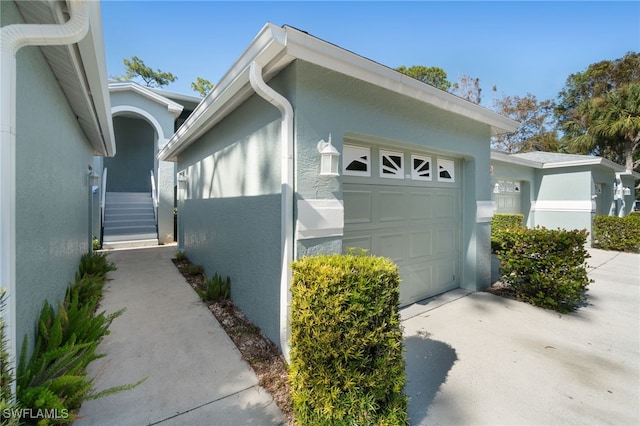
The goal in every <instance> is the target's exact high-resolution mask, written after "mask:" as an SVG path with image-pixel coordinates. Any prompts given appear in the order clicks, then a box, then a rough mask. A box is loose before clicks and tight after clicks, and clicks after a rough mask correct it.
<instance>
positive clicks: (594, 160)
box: [491, 151, 640, 179]
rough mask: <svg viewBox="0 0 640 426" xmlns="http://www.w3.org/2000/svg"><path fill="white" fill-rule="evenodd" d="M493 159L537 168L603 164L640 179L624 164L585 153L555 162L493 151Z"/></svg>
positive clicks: (639, 176)
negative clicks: (578, 156)
mask: <svg viewBox="0 0 640 426" xmlns="http://www.w3.org/2000/svg"><path fill="white" fill-rule="evenodd" d="M491 159H492V160H495V161H502V162H505V163H511V164H516V165H521V166H528V167H535V168H537V169H559V168H562V167H579V166H594V165H595V166H603V167H606V168H608V169H612V170H613V171H614V172H616V173H621V174H627V175H633V176H634V177H637V178H638V179H640V173H637V172H634V171H629V170H627V169H626V168H625V167H624V166H621V165H620V164H618V163H615V162H613V161H611V160H607V159H606V158H603V157H595V156H594V157H589V156H586V155H585V159H584V160H571V161H554V162H546V163H543V162H539V161H534V160H529V159H526V158H521V157H517V154H507V153H504V152H499V151H491Z"/></svg>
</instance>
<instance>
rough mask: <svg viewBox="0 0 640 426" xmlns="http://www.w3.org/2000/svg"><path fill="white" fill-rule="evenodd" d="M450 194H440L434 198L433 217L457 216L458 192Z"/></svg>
mask: <svg viewBox="0 0 640 426" xmlns="http://www.w3.org/2000/svg"><path fill="white" fill-rule="evenodd" d="M448 192H451V193H448ZM448 192H447V193H444V192H440V193H438V194H437V195H436V196H435V197H434V203H433V217H435V218H450V217H452V216H457V213H458V209H457V208H456V207H457V206H456V204H457V203H456V198H457V194H458V192H457V191H454V190H451V191H448Z"/></svg>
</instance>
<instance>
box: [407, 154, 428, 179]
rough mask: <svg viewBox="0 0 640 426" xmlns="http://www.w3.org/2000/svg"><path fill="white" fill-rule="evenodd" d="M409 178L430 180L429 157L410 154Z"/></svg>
mask: <svg viewBox="0 0 640 426" xmlns="http://www.w3.org/2000/svg"><path fill="white" fill-rule="evenodd" d="M411 179H413V180H431V157H425V156H422V155H415V154H412V155H411Z"/></svg>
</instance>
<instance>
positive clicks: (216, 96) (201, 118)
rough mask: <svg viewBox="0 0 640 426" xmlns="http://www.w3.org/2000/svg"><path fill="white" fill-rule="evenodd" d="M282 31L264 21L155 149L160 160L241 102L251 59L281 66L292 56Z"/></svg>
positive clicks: (172, 158) (246, 91)
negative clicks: (191, 109)
mask: <svg viewBox="0 0 640 426" xmlns="http://www.w3.org/2000/svg"><path fill="white" fill-rule="evenodd" d="M285 41H286V34H285V32H284V30H282V29H281V28H278V27H276V26H275V25H273V24H266V25H265V26H264V27H263V28H262V30H261V31H260V32H259V33H258V35H257V36H256V37H255V38H254V39H253V41H252V42H251V44H249V46H248V47H247V49H245V51H244V52H243V54H242V55H241V56H240V57H239V58H238V59H237V60H236V62H235V63H234V64H233V66H232V67H231V68H230V69H229V70H228V71H227V72H226V73H225V74H224V76H222V78H221V79H220V81H219V82H218V84H216V85H215V86H214V89H213V90H212V91H211V92H210V93H209V94H208V95H207V96H205V98H204V99H203V100H202V101H201V102H200V104H199V105H198V106H197V107H196V109H195V110H194V111H193V113H191V115H190V116H189V118H187V120H186V121H185V122H184V123H183V124H182V126H180V128H179V129H178V130H177V131H176V132H175V133H174V134H173V136H172V137H171V139H169V142H168V143H167V144H166V145H165V147H164V148H163V149H162V150H161V151H160V152H159V153H158V159H159V160H161V161H177V155H178V154H179V153H180V152H182V151H183V150H185V149H186V148H187V147H188V146H189V145H191V144H192V143H193V142H194V141H196V140H197V139H198V138H199V137H200V136H202V135H203V134H204V133H205V132H207V131H208V130H209V129H211V128H212V127H213V126H214V125H216V124H217V123H218V122H220V120H222V119H223V118H224V117H226V116H227V115H228V114H229V113H230V112H231V111H233V110H234V109H235V108H236V107H237V106H239V105H240V104H241V103H242V102H244V101H245V100H246V99H247V98H248V97H249V96H251V94H252V93H253V89H251V86H250V84H249V66H250V65H251V62H253V61H254V60H255V61H256V62H257V63H258V64H261V65H266V64H272V65H273V61H274V59H276V58H278V59H279V61H278V62H277V64H278V67H279V68H282V67H284V66H286V64H287V63H290V62H291V61H293V60H294V58H292V57H284V56H283V55H282V52H283V51H284V49H285Z"/></svg>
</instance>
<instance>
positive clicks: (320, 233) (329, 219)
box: [296, 199, 344, 240]
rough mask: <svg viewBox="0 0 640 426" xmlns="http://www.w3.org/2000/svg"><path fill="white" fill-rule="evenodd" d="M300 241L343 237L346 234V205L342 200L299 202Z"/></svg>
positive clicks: (298, 232)
mask: <svg viewBox="0 0 640 426" xmlns="http://www.w3.org/2000/svg"><path fill="white" fill-rule="evenodd" d="M296 232H297V237H298V240H304V239H309V238H325V237H341V236H342V235H343V234H344V204H343V202H342V201H341V200H322V199H320V200H298V220H297V222H296Z"/></svg>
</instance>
